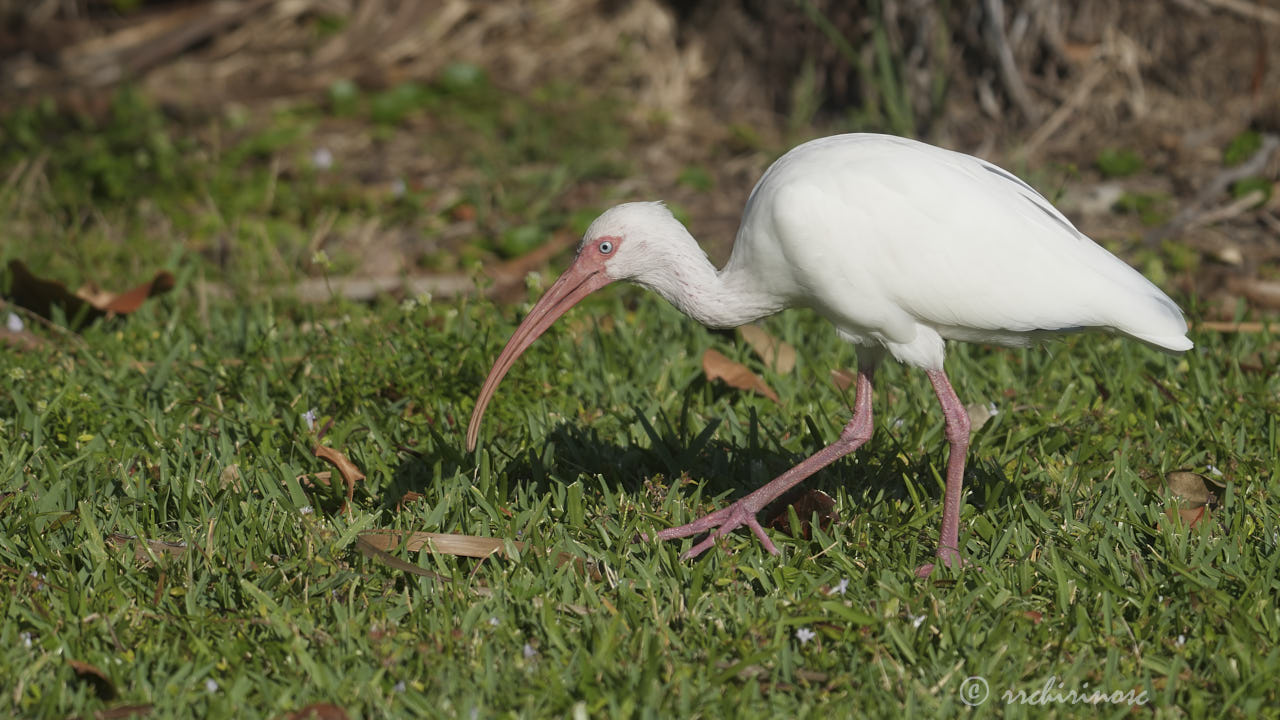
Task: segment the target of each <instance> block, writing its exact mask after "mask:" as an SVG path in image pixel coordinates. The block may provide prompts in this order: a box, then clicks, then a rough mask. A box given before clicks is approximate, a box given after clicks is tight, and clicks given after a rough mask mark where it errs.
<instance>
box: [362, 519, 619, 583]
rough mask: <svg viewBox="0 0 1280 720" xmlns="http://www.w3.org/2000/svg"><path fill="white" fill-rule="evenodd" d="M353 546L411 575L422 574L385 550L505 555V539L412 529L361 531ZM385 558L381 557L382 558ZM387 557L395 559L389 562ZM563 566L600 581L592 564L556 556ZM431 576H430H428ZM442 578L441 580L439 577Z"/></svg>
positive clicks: (517, 546) (520, 547)
mask: <svg viewBox="0 0 1280 720" xmlns="http://www.w3.org/2000/svg"><path fill="white" fill-rule="evenodd" d="M356 540H357V545H358V546H359V547H360V549H361V550H362V551H365V554H366V555H371V556H374V557H377V558H378V559H380V560H384V561H387V562H388V564H390V565H393V566H394V567H397V568H399V569H401V570H406V571H408V572H413V573H415V574H418V575H421V574H423V572H425V571H422V568H420V567H417V566H416V565H409V566H408V567H409V568H413V569H412V570H408V568H405V567H401V565H402V564H404V565H408V563H405V562H404V561H403V560H400V559H399V558H396V557H395V556H393V555H390V554H388V553H387V551H388V550H394V549H398V548H400V547H401V546H403V547H404V548H405V549H406V550H408V551H409V552H417V551H419V550H423V549H427V550H429V551H430V552H435V553H443V554H445V555H457V556H459V557H472V558H482V559H483V558H487V557H489V556H490V555H503V554H505V553H506V543H507V541H506V540H503V539H502V538H491V537H480V536H478V535H458V534H455V533H431V532H422V531H414V530H389V529H379V530H365V531H364V532H362V533H360V535H359V536H358V537H357V538H356ZM511 545H512V546H513V547H514V548H515V549H516V551H517V552H524V551H525V549H526V548H527V547H528V546H527V545H526V544H525V543H523V542H519V541H514V542H512V543H511ZM384 555H385V557H383V556H384ZM387 558H391V559H392V560H395V561H396V562H395V563H392V562H390V561H389V560H387ZM565 563H573V564H574V565H575V566H576V567H577V568H578V569H579V570H581V571H583V572H585V573H586V574H587V575H588V576H589V577H590V578H591V579H592V580H599V579H600V571H599V569H598V568H596V567H595V565H594V564H590V563H586V562H584V561H583V560H582V558H579V557H574V556H573V555H570V554H568V553H556V564H557V565H563V564H565ZM432 575H433V576H434V573H432ZM441 579H444V578H441Z"/></svg>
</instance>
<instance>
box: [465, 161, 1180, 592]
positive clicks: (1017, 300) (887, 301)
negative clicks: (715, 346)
mask: <svg viewBox="0 0 1280 720" xmlns="http://www.w3.org/2000/svg"><path fill="white" fill-rule="evenodd" d="M614 280H630V281H633V282H636V283H639V284H640V285H643V286H646V287H648V288H651V289H653V290H655V291H657V292H658V293H659V294H661V295H662V296H663V297H665V298H667V299H668V300H669V301H671V302H672V303H673V304H674V305H676V306H677V307H678V308H680V309H681V310H683V311H684V312H685V313H686V314H688V315H689V316H691V317H693V318H694V319H696V320H698V321H699V322H701V323H703V324H704V325H708V326H711V327H733V326H736V325H741V324H743V323H747V322H751V321H753V320H756V319H759V318H761V317H764V316H767V315H772V314H773V313H775V312H778V311H779V310H782V309H785V308H788V307H796V306H801V307H804V306H807V307H812V308H814V309H815V310H817V311H818V312H819V313H821V314H822V315H824V316H825V317H827V318H828V319H829V320H831V321H832V322H833V323H834V324H835V325H836V328H837V331H838V332H839V333H840V335H841V336H843V337H845V338H846V339H849V340H851V341H853V342H857V343H860V344H863V345H868V346H869V349H870V351H871V352H870V353H868V354H864V353H862V352H861V351H860V352H859V358H858V361H859V362H858V374H857V379H856V383H857V389H856V397H855V401H854V413H853V418H852V419H851V420H850V421H849V423H848V424H847V425H846V426H845V427H844V429H843V430H842V431H841V433H840V436H839V438H837V439H836V440H835V442H833V443H831V444H829V445H827V446H826V447H824V448H822V449H821V450H819V451H817V452H816V453H814V454H813V455H811V456H810V457H809V458H807V459H805V460H804V461H803V462H801V463H800V464H798V465H796V466H795V467H793V468H792V469H790V470H788V471H787V472H785V473H783V474H781V475H779V476H778V477H776V478H774V479H773V480H771V481H770V482H768V483H767V484H765V485H764V486H763V487H761V488H759V489H758V490H755V491H754V492H752V493H751V494H749V495H747V496H746V497H743V498H741V499H740V500H737V501H735V502H734V503H733V504H732V505H729V506H728V507H726V508H723V509H721V510H717V511H715V512H712V513H709V514H708V515H705V516H703V517H701V518H699V519H697V520H694V521H693V522H690V523H686V524H685V525H681V526H679V527H673V528H668V529H666V530H663V531H662V532H659V533H658V534H657V537H658V538H659V539H663V540H670V539H676V538H682V537H689V536H692V535H698V534H702V533H710V534H709V535H708V536H707V537H706V538H705V539H704V540H702V541H701V542H699V543H697V544H695V545H694V546H693V547H692V548H690V549H689V550H688V551H686V552H685V555H684V556H685V557H692V556H695V555H698V554H699V553H702V552H704V551H705V550H707V549H708V548H710V547H712V546H713V545H714V544H715V543H716V542H717V540H718V538H721V537H723V536H724V535H725V534H726V533H729V532H731V531H733V530H734V529H735V528H739V527H745V528H750V529H751V531H752V532H753V533H754V534H755V536H756V538H757V539H759V541H760V543H761V544H762V545H763V546H764V548H765V549H766V550H768V551H769V552H772V553H777V552H778V549H777V548H776V547H775V546H774V544H773V542H772V541H771V540H770V539H769V537H768V535H767V533H766V532H765V530H764V528H763V526H762V525H761V524H760V522H759V520H758V518H757V514H758V513H759V512H760V511H761V510H763V509H764V508H765V506H767V505H768V504H769V503H771V502H773V501H774V500H776V499H777V498H779V497H781V496H782V494H783V493H785V492H787V491H788V490H790V489H791V488H793V487H795V485H796V484H797V483H799V482H802V481H803V480H804V479H805V478H807V477H809V476H810V475H812V474H813V473H815V472H817V471H818V470H820V469H821V468H823V467H825V466H827V465H829V464H830V463H832V462H834V461H835V460H836V459H838V458H840V457H843V456H844V455H847V454H849V453H851V452H853V451H854V450H856V449H857V448H858V447H860V446H861V445H862V444H863V443H865V442H867V441H868V440H869V439H870V438H871V433H872V421H871V418H872V406H871V388H872V376H873V375H874V373H875V368H876V365H877V363H878V362H879V361H880V359H881V358H882V356H883V354H884V352H885V351H886V350H887V351H888V352H889V353H891V354H892V355H893V356H894V357H896V358H897V359H898V360H900V361H902V362H905V363H908V364H911V365H915V366H919V367H923V368H925V369H926V371H927V372H926V374H927V375H928V376H929V382H930V384H931V385H932V386H933V389H934V393H935V394H936V395H937V396H938V402H939V404H940V405H941V407H942V413H943V417H944V418H945V420H946V424H945V426H944V427H945V430H944V431H945V434H946V437H947V442H948V444H949V445H950V446H951V449H950V452H949V453H948V456H947V480H946V490H945V493H944V497H943V503H942V524H941V527H940V529H939V533H938V551H937V556H938V559H939V562H940V563H942V564H943V565H946V566H949V567H952V568H957V567H960V565H961V547H960V540H959V531H960V508H961V505H962V504H963V489H964V465H965V454H966V452H967V450H968V443H969V434H970V427H971V426H970V422H969V416H968V413H967V412H966V411H965V407H964V405H963V404H962V403H961V402H960V399H959V397H958V396H957V395H956V392H955V390H954V388H952V386H951V381H950V380H949V379H948V378H947V375H946V373H945V372H944V371H943V370H942V360H943V344H944V340H945V339H955V340H974V341H984V342H995V343H1005V344H1027V343H1029V342H1031V341H1032V340H1034V339H1036V338H1037V337H1040V336H1043V335H1048V334H1053V333H1060V332H1066V331H1070V330H1075V329H1083V328H1090V327H1097V328H1105V329H1112V330H1116V331H1119V332H1123V333H1126V334H1128V335H1131V336H1133V337H1136V338H1138V339H1141V340H1143V341H1145V342H1147V343H1150V344H1152V345H1157V346H1160V347H1163V348H1166V349H1169V350H1175V351H1177V350H1186V349H1188V348H1190V347H1191V342H1190V341H1189V340H1188V339H1187V338H1186V322H1185V321H1184V320H1183V318H1182V313H1181V311H1179V310H1178V307H1177V306H1176V305H1174V304H1173V301H1171V300H1170V299H1169V298H1168V297H1166V296H1165V294H1164V293H1162V292H1161V291H1160V290H1159V289H1158V288H1156V286H1155V285H1152V284H1151V283H1150V282H1148V281H1147V280H1146V278H1144V277H1142V276H1141V275H1139V274H1138V273H1137V272H1136V271H1134V270H1133V269H1132V268H1130V267H1129V266H1128V265H1126V264H1125V263H1123V262H1121V261H1120V260H1119V259H1117V258H1116V257H1115V256H1113V255H1111V254H1110V253H1108V252H1106V251H1105V250H1103V249H1102V248H1101V247H1099V246H1098V245H1097V244H1095V243H1094V242H1093V241H1092V240H1090V239H1089V238H1087V237H1085V236H1084V234H1082V233H1081V232H1080V231H1079V230H1077V229H1076V228H1075V227H1074V226H1073V225H1072V224H1071V222H1070V221H1069V220H1067V218H1065V217H1063V215H1062V213H1060V212H1058V211H1057V210H1056V209H1055V208H1054V207H1053V206H1052V205H1050V204H1049V202H1048V201H1046V200H1045V199H1044V198H1043V197H1041V196H1040V195H1039V193H1037V192H1036V191H1035V190H1033V189H1032V188H1031V187H1030V186H1029V185H1027V184H1026V183H1025V182H1023V181H1021V180H1019V179H1018V178H1017V177H1015V176H1014V175H1012V174H1010V173H1009V172H1007V171H1005V170H1002V169H1001V168H998V167H996V166H995V165H992V164H990V163H988V162H985V161H983V160H979V159H978V158H974V157H970V156H968V155H963V154H960V153H955V152H950V151H947V150H942V149H940V148H936V147H932V146H929V145H925V144H922V143H918V142H915V141H911V140H904V139H902V138H894V137H887V136H883V135H840V136H836V137H830V138H825V139H822V140H815V141H813V142H810V143H806V144H804V145H801V146H799V147H797V148H795V149H794V150H792V151H791V152H788V153H787V154H786V155H784V156H782V158H780V159H779V160H778V161H777V162H776V163H774V164H773V166H772V167H771V168H770V169H769V170H768V171H767V172H766V173H765V175H764V177H762V178H761V179H760V182H759V183H758V184H757V185H756V188H755V190H753V191H752V193H751V197H750V199H749V200H748V202H747V208H746V210H745V211H744V213H743V218H742V226H741V228H740V229H739V231H738V237H737V240H736V242H735V243H734V248H733V254H732V256H731V257H730V259H729V262H728V263H727V264H726V265H725V267H724V269H723V270H720V271H716V269H715V267H713V266H712V265H711V263H710V262H708V260H707V257H706V255H705V254H704V253H703V252H702V249H701V248H700V247H698V244H697V242H695V241H694V239H693V237H692V236H691V235H690V234H689V232H688V231H687V230H686V229H685V227H684V226H683V225H681V224H680V223H679V222H678V221H677V220H676V219H675V218H674V217H673V216H672V215H671V213H670V212H669V211H668V210H667V209H666V207H664V206H663V205H662V204H661V203H627V204H625V205H619V206H617V207H614V208H612V209H610V210H607V211H606V212H605V213H604V214H602V215H601V216H600V217H599V218H597V219H596V220H595V222H593V223H592V224H591V227H589V228H588V229H587V233H586V235H585V236H584V237H583V242H582V245H581V246H580V247H579V249H578V256H577V257H576V258H575V259H574V261H573V264H571V265H570V266H569V268H568V269H566V270H565V271H564V273H563V274H562V275H561V276H560V278H559V279H558V280H556V282H555V284H554V285H552V286H551V288H549V289H548V290H547V292H546V293H545V294H544V295H543V296H542V298H541V299H539V300H538V302H537V304H536V305H534V307H533V308H531V309H530V311H529V314H528V316H526V317H525V319H524V321H522V322H521V323H520V326H519V327H518V328H516V331H515V332H514V333H513V334H512V336H511V339H510V340H508V341H507V344H506V346H505V347H504V348H503V350H502V353H501V354H500V355H499V356H498V359H497V360H496V361H495V362H494V364H493V368H492V369H491V370H490V371H489V375H488V377H487V378H486V379H485V382H484V385H483V386H482V387H481V389H480V394H479V396H478V397H477V399H476V406H475V409H474V410H473V411H472V413H471V423H470V425H469V426H468V428H467V447H468V448H469V449H474V448H475V446H476V440H477V438H478V434H479V428H480V419H481V417H482V416H483V414H484V408H485V405H486V404H487V403H488V401H489V399H490V398H491V397H493V393H494V392H495V390H496V388H497V386H498V383H499V382H501V380H502V377H503V376H504V375H505V374H506V372H507V370H509V369H510V368H511V366H512V364H513V363H514V362H515V360H516V358H518V357H519V356H520V354H521V353H522V352H524V350H525V349H526V348H527V347H529V345H530V344H531V343H532V342H533V341H534V340H536V339H537V337H538V336H539V335H540V334H541V333H543V332H544V331H546V329H547V328H548V327H550V325H551V324H552V323H553V322H555V320H556V318H558V317H560V316H561V315H563V314H564V313H565V312H566V311H567V310H568V309H569V308H570V307H572V306H573V305H574V304H575V303H577V302H578V301H579V300H581V299H582V298H584V297H586V296H587V295H589V294H590V293H592V292H594V291H595V290H597V289H599V288H602V287H605V286H606V285H608V284H609V283H610V282H612V281H614ZM934 567H935V564H934V563H926V564H924V565H922V566H920V568H918V569H917V572H916V574H917V575H918V576H921V577H923V576H925V575H928V574H929V573H930V572H932V571H933V568H934Z"/></svg>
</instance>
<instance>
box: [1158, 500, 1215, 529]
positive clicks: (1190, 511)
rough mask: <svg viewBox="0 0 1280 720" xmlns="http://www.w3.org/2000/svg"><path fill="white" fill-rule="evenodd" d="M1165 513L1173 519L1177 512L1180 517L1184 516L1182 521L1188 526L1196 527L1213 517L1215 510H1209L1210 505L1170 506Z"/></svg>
mask: <svg viewBox="0 0 1280 720" xmlns="http://www.w3.org/2000/svg"><path fill="white" fill-rule="evenodd" d="M1164 514H1165V515H1166V516H1167V517H1168V518H1169V519H1170V520H1173V516H1174V515H1175V514H1176V515H1177V516H1178V517H1180V518H1182V522H1183V523H1185V524H1186V526H1187V527H1188V528H1194V527H1195V526H1196V525H1197V524H1199V523H1201V522H1205V521H1207V520H1209V519H1210V518H1212V517H1213V512H1212V511H1211V510H1209V506H1208V505H1196V506H1194V507H1177V508H1175V507H1169V508H1166V509H1165V511H1164Z"/></svg>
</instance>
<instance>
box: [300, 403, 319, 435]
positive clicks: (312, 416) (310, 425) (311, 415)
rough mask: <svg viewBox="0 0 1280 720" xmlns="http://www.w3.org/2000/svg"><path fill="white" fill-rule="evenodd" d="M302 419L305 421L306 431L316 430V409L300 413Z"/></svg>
mask: <svg viewBox="0 0 1280 720" xmlns="http://www.w3.org/2000/svg"><path fill="white" fill-rule="evenodd" d="M302 419H303V420H305V421H306V423H307V429H308V430H315V429H316V409H315V408H311V409H310V410H308V411H306V412H304V413H302Z"/></svg>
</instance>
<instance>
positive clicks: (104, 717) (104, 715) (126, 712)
mask: <svg viewBox="0 0 1280 720" xmlns="http://www.w3.org/2000/svg"><path fill="white" fill-rule="evenodd" d="M154 707H155V706H154V705H152V704H151V703H142V704H136V705H117V706H115V707H113V708H106V709H103V710H94V711H93V720H121V718H131V717H145V716H147V715H150V714H151V710H152V709H153V708H154Z"/></svg>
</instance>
